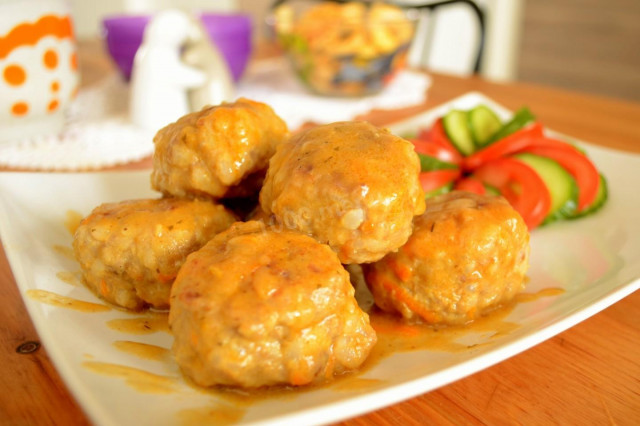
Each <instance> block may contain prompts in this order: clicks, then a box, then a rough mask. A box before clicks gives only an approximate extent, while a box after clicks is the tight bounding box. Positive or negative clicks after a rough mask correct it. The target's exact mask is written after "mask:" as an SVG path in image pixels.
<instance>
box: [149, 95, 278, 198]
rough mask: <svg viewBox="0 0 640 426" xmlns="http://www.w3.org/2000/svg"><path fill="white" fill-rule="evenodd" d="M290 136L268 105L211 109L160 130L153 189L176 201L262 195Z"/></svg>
mask: <svg viewBox="0 0 640 426" xmlns="http://www.w3.org/2000/svg"><path fill="white" fill-rule="evenodd" d="M286 137H288V130H287V125H286V124H285V123H284V121H282V119H281V118H280V117H278V116H277V115H276V114H275V113H274V112H273V110H272V109H271V107H269V106H267V105H265V104H263V103H259V102H254V101H251V100H248V99H243V98H240V99H238V100H237V101H236V102H234V103H223V104H221V105H218V106H210V107H205V108H203V109H202V110H201V111H199V112H194V113H191V114H188V115H185V116H184V117H182V118H180V119H179V120H178V121H176V122H175V123H172V124H169V125H168V126H166V127H164V128H163V129H161V130H160V131H158V133H157V134H156V136H155V138H154V140H153V141H154V143H155V152H154V155H153V171H152V173H151V186H152V187H153V188H154V189H156V190H158V191H161V192H162V193H164V194H165V195H172V196H176V197H213V198H222V197H231V196H241V197H244V196H248V195H251V193H252V192H254V193H257V192H258V190H259V188H260V185H261V184H262V179H263V177H264V172H265V171H266V168H267V165H268V162H269V158H270V157H271V156H272V155H273V153H274V152H275V149H276V146H277V145H278V144H280V143H281V142H282V141H283V140H284V139H285V138H286Z"/></svg>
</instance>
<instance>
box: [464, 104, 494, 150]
mask: <svg viewBox="0 0 640 426" xmlns="http://www.w3.org/2000/svg"><path fill="white" fill-rule="evenodd" d="M468 120H469V129H471V136H472V137H473V142H474V143H475V144H476V147H478V148H482V147H483V146H485V145H486V144H487V143H489V141H490V139H491V137H492V136H493V135H494V134H495V133H496V132H497V131H498V130H500V129H501V128H502V121H500V118H499V117H498V116H497V115H496V113H495V112H493V110H491V109H490V108H489V107H487V106H486V105H479V106H477V107H475V108H473V109H472V110H471V111H469V114H468Z"/></svg>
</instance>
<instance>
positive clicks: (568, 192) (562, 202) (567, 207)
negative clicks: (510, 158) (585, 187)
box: [515, 152, 578, 223]
mask: <svg viewBox="0 0 640 426" xmlns="http://www.w3.org/2000/svg"><path fill="white" fill-rule="evenodd" d="M515 158H517V159H518V160H520V161H522V162H524V163H525V164H527V165H529V166H530V167H531V168H532V169H534V170H535V171H536V173H537V174H538V176H540V177H541V178H542V180H543V181H544V183H545V186H546V187H547V188H548V189H549V194H550V195H551V208H550V209H549V213H547V217H545V219H544V223H550V222H553V221H555V220H558V219H566V218H568V217H571V216H573V215H574V214H575V213H576V209H577V205H578V185H577V184H576V181H575V179H574V178H573V176H571V174H569V172H567V171H566V170H565V169H564V168H563V167H562V166H561V165H560V164H558V162H556V161H554V160H552V159H550V158H547V157H541V156H539V155H535V154H530V153H526V152H525V153H521V154H517V155H516V156H515Z"/></svg>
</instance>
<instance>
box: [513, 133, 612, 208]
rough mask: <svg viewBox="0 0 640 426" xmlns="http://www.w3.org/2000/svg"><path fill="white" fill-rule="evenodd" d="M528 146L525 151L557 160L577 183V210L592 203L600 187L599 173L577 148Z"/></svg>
mask: <svg viewBox="0 0 640 426" xmlns="http://www.w3.org/2000/svg"><path fill="white" fill-rule="evenodd" d="M565 145H567V146H566V147H564V148H561V147H558V146H544V145H543V146H537V145H533V146H530V147H528V148H527V149H526V150H525V152H530V153H532V154H536V155H540V156H543V157H546V158H551V159H552V160H554V161H556V162H558V164H560V165H561V166H562V167H563V168H564V169H565V170H566V171H568V172H569V173H570V174H571V176H573V178H574V179H575V180H576V183H577V184H578V190H579V193H578V212H580V211H583V210H584V209H585V208H587V207H588V206H590V205H591V204H593V202H594V201H595V199H596V196H597V195H598V190H599V189H600V175H599V174H598V169H596V166H594V165H593V163H592V162H591V161H590V160H589V159H588V158H587V157H586V156H585V155H584V154H583V153H582V152H580V151H578V149H576V148H573V147H571V146H569V145H568V144H565Z"/></svg>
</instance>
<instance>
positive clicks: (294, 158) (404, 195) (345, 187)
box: [260, 122, 425, 264]
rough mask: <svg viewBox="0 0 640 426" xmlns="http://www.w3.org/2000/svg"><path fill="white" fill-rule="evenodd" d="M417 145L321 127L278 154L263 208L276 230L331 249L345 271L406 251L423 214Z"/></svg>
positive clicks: (359, 126) (349, 127)
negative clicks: (404, 246) (403, 247)
mask: <svg viewBox="0 0 640 426" xmlns="http://www.w3.org/2000/svg"><path fill="white" fill-rule="evenodd" d="M419 172H420V163H419V160H418V156H417V155H416V153H415V152H414V150H413V145H412V144H411V143H410V142H408V141H406V140H404V139H402V138H399V137H397V136H394V135H392V134H391V133H390V132H389V131H387V130H385V129H378V128H376V127H374V126H372V125H371V124H369V123H366V122H339V123H332V124H327V125H324V126H318V127H315V128H313V129H310V130H307V131H305V132H303V133H300V134H298V135H296V136H294V137H293V138H292V139H291V140H290V141H289V142H287V143H285V144H282V145H281V146H280V147H278V150H277V152H276V154H275V155H274V156H273V158H272V159H271V161H270V164H269V170H268V172H267V177H266V178H265V182H264V186H263V188H262V191H261V192H260V205H261V206H262V209H263V210H264V212H265V213H267V214H268V215H269V214H273V215H274V216H275V218H276V220H277V221H278V223H280V224H282V225H283V226H285V227H287V228H290V229H296V230H299V231H301V232H303V233H305V234H307V235H310V236H312V237H313V238H315V239H316V240H318V241H320V242H322V243H326V244H328V245H329V246H330V247H331V248H332V249H333V250H334V251H335V252H336V253H337V254H338V257H339V258H340V261H341V262H342V263H345V264H349V263H364V262H373V261H375V260H378V259H380V258H381V257H382V256H384V255H385V254H387V253H389V252H390V251H393V250H395V249H397V248H398V247H400V246H401V245H402V244H404V243H405V242H406V241H407V238H408V237H409V235H410V234H411V230H412V219H413V216H414V215H417V214H420V213H422V212H423V211H424V208H425V203H424V193H423V191H422V188H421V186H420V184H419V182H418V173H419Z"/></svg>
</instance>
